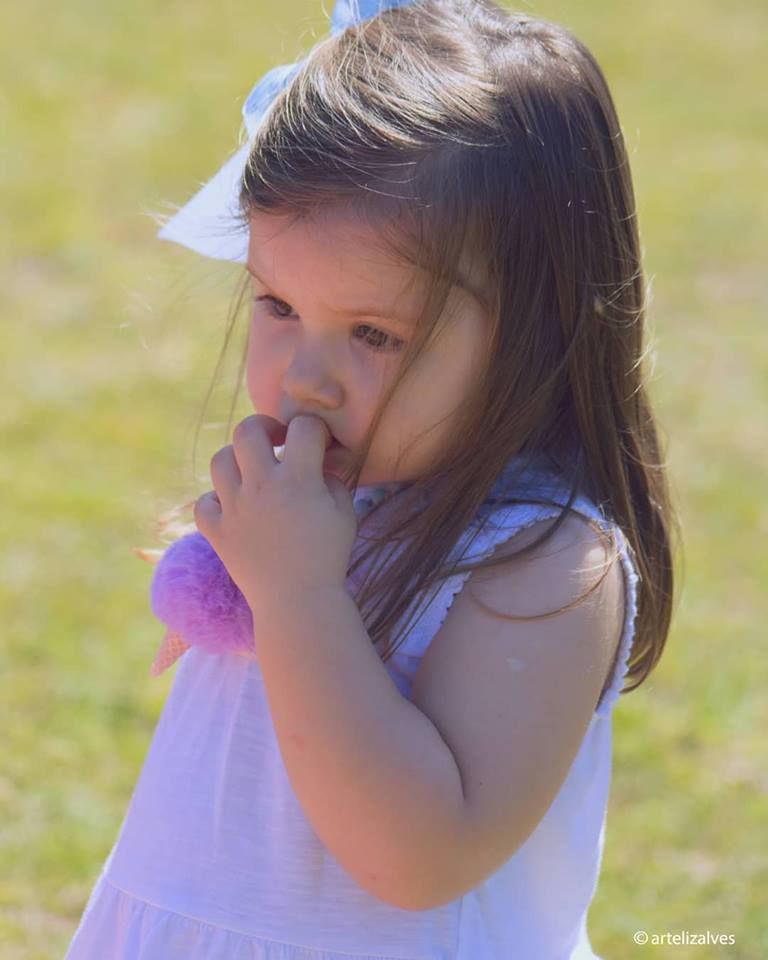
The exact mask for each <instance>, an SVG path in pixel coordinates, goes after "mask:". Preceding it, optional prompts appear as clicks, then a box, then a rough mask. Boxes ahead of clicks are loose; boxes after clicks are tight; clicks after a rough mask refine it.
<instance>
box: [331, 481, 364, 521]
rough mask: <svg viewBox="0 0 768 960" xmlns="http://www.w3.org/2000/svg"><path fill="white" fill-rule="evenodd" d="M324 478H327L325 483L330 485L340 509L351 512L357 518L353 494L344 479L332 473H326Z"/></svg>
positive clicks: (332, 494)
mask: <svg viewBox="0 0 768 960" xmlns="http://www.w3.org/2000/svg"><path fill="white" fill-rule="evenodd" d="M324 480H325V485H326V486H327V487H328V490H329V492H330V494H331V496H332V497H333V500H334V503H335V504H336V506H337V507H338V508H339V509H340V510H342V511H344V512H346V513H350V514H352V515H353V516H354V517H355V518H357V514H356V513H355V507H354V503H353V500H352V494H351V493H350V492H349V490H348V489H347V485H346V484H345V483H344V481H343V480H340V479H339V478H338V477H337V476H335V475H334V474H332V473H326V474H325V477H324Z"/></svg>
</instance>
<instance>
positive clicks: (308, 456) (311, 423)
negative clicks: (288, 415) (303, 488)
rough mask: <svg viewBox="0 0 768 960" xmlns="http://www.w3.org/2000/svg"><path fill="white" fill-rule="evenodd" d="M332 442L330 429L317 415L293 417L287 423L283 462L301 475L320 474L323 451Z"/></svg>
mask: <svg viewBox="0 0 768 960" xmlns="http://www.w3.org/2000/svg"><path fill="white" fill-rule="evenodd" d="M332 443H333V436H332V434H331V431H330V430H329V429H328V427H326V425H325V423H324V422H323V421H322V420H321V419H320V418H319V417H309V416H300V417H294V418H293V420H291V422H290V423H289V424H288V432H287V434H286V438H285V452H284V454H283V463H284V464H285V466H287V467H288V469H289V470H291V471H296V473H298V474H299V475H301V476H305V475H307V474H308V473H314V474H317V475H318V476H322V473H323V460H324V459H325V451H326V450H327V448H328V447H329V446H330V445H331V444H332Z"/></svg>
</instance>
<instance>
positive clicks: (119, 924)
mask: <svg viewBox="0 0 768 960" xmlns="http://www.w3.org/2000/svg"><path fill="white" fill-rule="evenodd" d="M332 27H333V29H332V32H331V35H330V36H329V37H328V38H326V39H324V40H323V41H322V42H319V43H318V44H317V45H316V46H315V47H314V48H313V49H312V51H311V53H310V55H309V56H308V57H307V58H306V59H305V60H303V61H300V62H299V63H297V64H294V65H291V66H290V67H282V68H278V69H277V70H273V71H271V72H270V73H268V74H267V75H266V76H265V77H264V79H263V80H262V81H261V83H260V84H259V85H258V86H257V87H256V88H255V89H254V91H253V92H252V94H251V95H250V97H249V98H248V101H247V102H246V104H245V108H244V114H245V120H246V124H247V127H248V133H249V137H248V142H247V143H246V144H244V145H243V146H242V147H241V149H240V150H239V151H238V152H237V153H236V154H235V155H234V156H233V157H232V158H231V159H230V161H229V162H228V163H227V164H225V166H224V167H223V168H222V170H221V171H219V173H218V174H217V175H216V177H214V179H213V180H212V181H211V182H210V183H209V184H208V185H206V186H205V187H204V188H203V190H202V191H201V192H200V193H199V194H198V195H197V196H196V197H195V198H194V199H193V200H192V201H191V202H190V203H189V204H188V205H187V207H185V208H183V209H182V210H181V211H180V212H179V213H178V214H177V215H176V216H175V217H174V218H173V219H172V220H171V221H170V222H169V223H168V224H167V225H166V226H165V227H164V229H163V230H162V231H161V234H160V236H162V237H164V238H166V239H171V240H174V241H177V242H179V243H182V244H185V245H186V246H188V247H191V248H192V249H195V250H197V251H199V252H200V253H203V254H204V255H206V256H212V257H218V258H223V259H231V260H235V261H239V262H241V263H243V264H244V267H245V269H244V281H245V283H246V284H248V285H250V286H251V287H252V291H253V299H254V304H253V310H252V316H251V320H250V328H249V341H248V350H247V357H246V358H245V359H246V369H247V386H248V391H249V395H250V399H251V401H252V403H253V406H254V409H255V411H256V413H255V414H254V415H252V416H249V417H247V418H246V419H245V420H243V421H242V422H241V423H239V424H238V425H237V427H236V429H235V431H234V434H233V437H232V444H230V445H228V446H226V447H224V448H223V449H221V450H220V451H219V452H218V453H217V454H216V455H215V456H214V457H213V459H212V460H211V478H212V482H213V490H211V491H209V492H208V493H205V494H204V495H203V496H201V497H200V498H199V499H198V500H197V501H196V503H195V510H194V518H195V526H196V528H197V533H196V534H195V536H197V537H198V541H197V542H198V545H199V544H200V543H203V544H204V545H205V546H206V548H208V549H209V550H211V551H212V554H211V556H212V559H213V560H215V561H216V562H217V563H219V564H220V567H221V569H224V570H225V571H226V575H227V578H228V579H227V582H228V583H230V582H231V583H232V584H234V585H235V587H236V597H235V601H233V602H235V605H236V604H237V603H240V607H239V608H238V609H240V610H241V612H242V610H243V609H244V610H246V611H247V614H248V621H247V622H248V624H249V630H250V638H249V640H248V642H247V643H246V644H245V645H243V646H241V647H240V648H237V649H234V648H233V649H228V650H226V651H224V652H216V650H215V649H214V650H212V649H211V648H207V649H206V648H205V647H204V646H200V645H196V644H195V643H193V642H191V640H190V636H188V635H187V636H184V635H181V634H180V635H178V636H176V639H177V640H178V641H179V643H180V645H179V646H177V647H175V648H174V649H173V650H171V653H170V657H169V659H170V660H172V659H173V658H174V657H176V656H177V655H178V654H179V653H180V652H182V651H186V652H184V655H183V657H182V659H181V661H180V663H179V666H178V668H177V673H176V676H175V681H174V684H173V687H172V689H171V692H170V695H169V697H168V700H167V702H166V704H165V708H164V710H163V713H162V716H161V718H160V722H159V724H158V727H157V730H156V733H155V735H154V738H153V740H152V744H151V747H150V749H149V753H148V756H147V758H146V762H145V765H144V768H143V770H142V773H141V777H140V779H139V782H138V784H137V786H136V789H135V792H134V794H133V797H132V800H131V803H130V807H129V809H128V812H127V814H126V817H125V819H124V821H123V824H122V828H121V830H120V833H119V837H118V839H117V842H116V843H115V845H114V847H113V849H112V851H111V854H110V856H109V858H108V859H107V861H106V864H105V865H104V868H103V870H102V873H101V876H100V877H99V879H98V882H97V883H96V886H95V888H94V890H93V892H92V894H91V898H90V900H89V903H88V905H87V907H86V910H85V912H84V914H83V917H82V919H81V922H80V925H79V928H78V930H77V932H76V934H75V936H74V939H73V941H72V943H71V945H70V948H69V952H68V953H67V958H68V960H102V958H104V960H106V958H115V960H116V958H125V960H127V958H132V960H134V958H135V960H139V958H141V960H169V958H174V957H179V958H182V957H183V958H185V960H245V958H250V960H254V958H260V960H353V958H357V960H363V958H366V960H371V958H377V960H395V958H397V960H417V958H418V960H427V958H429V960H448V958H451V960H508V958H520V960H566V958H571V960H573V958H579V960H586V958H593V957H595V956H596V955H595V954H594V953H593V952H592V949H591V946H590V942H589V937H588V933H587V925H586V919H587V912H588V908H589V905H590V901H591V900H592V897H593V895H594V893H595V890H596V886H597V881H598V875H599V869H600V861H601V854H602V850H603V844H604V840H605V823H606V810H607V803H608V795H609V782H610V770H611V716H612V710H613V707H614V706H615V704H616V703H617V701H618V698H619V694H620V692H622V690H623V689H624V688H626V691H627V692H628V691H629V690H632V689H634V688H636V687H637V686H639V685H640V684H641V683H642V682H643V680H645V678H646V677H647V676H648V675H649V673H650V671H651V670H652V669H653V667H654V665H655V664H656V663H657V661H658V659H659V657H660V655H661V652H662V650H663V647H664V644H665V640H666V637H667V633H668V629H669V624H670V617H671V610H672V601H673V562H672V558H673V550H672V534H673V533H675V532H676V519H675V514H674V511H673V508H672V506H671V503H670V497H669V491H668V486H667V479H666V476H665V472H664V464H663V462H662V458H661V455H660V449H659V441H658V437H657V430H656V426H655V423H654V418H653V414H652V411H651V408H650V405H649V400H648V394H647V390H646V385H645V381H644V373H643V369H642V362H643V360H644V358H645V354H646V352H647V351H646V348H645V346H644V309H645V285H644V279H643V273H642V267H641V258H640V250H639V239H638V227H637V220H636V216H635V206H634V198H633V189H632V182H631V177H630V171H629V165H628V159H627V154H626V151H625V146H624V143H623V139H622V135H621V130H620V127H619V122H618V119H617V117H616V112H615V108H614V104H613V101H612V99H611V96H610V94H609V92H608V89H607V87H606V83H605V79H604V77H603V75H602V73H601V71H600V68H599V67H598V65H597V64H596V63H595V60H594V59H593V57H592V56H591V55H590V53H589V52H588V51H587V50H586V48H585V47H584V46H583V45H582V44H581V43H580V42H579V41H578V40H576V39H575V38H574V37H573V36H572V35H571V34H570V33H569V32H568V31H567V30H565V29H563V28H562V27H559V26H556V25H554V24H552V23H548V22H546V21H543V20H540V19H537V18H534V17H531V16H528V15H517V14H510V13H508V12H507V11H505V10H504V9H503V8H501V7H500V6H498V5H496V4H495V3H494V2H493V0H416V2H413V3H400V4H398V3H396V2H392V0H390V2H381V3H380V5H379V3H377V2H376V0H371V2H370V3H368V4H366V5H363V4H362V3H361V4H360V5H359V6H358V5H357V4H352V5H350V3H349V2H346V0H345V2H341V0H340V2H339V3H338V4H337V7H336V10H335V12H334V14H333V21H332ZM280 448H282V450H281V449H280ZM174 546H176V544H174ZM166 553H168V552H166ZM168 555H170V554H168ZM163 559H164V560H165V557H164V558H163ZM161 563H162V561H161ZM158 570H159V568H158ZM217 589H218V588H217ZM193 593H194V591H191V592H190V593H189V595H188V596H186V601H187V602H188V603H189V604H192V603H193V602H200V601H201V598H202V600H203V601H205V600H206V599H208V600H210V599H211V596H216V597H218V594H211V596H209V595H208V594H207V593H206V590H205V589H203V590H198V592H197V595H195V596H193V595H192V594H193ZM214 606H215V605H214ZM216 617H218V618H219V619H218V620H217V619H216ZM213 622H214V628H216V625H217V624H218V627H219V629H220V631H221V633H222V634H223V633H224V632H225V631H226V630H228V629H230V627H231V620H230V619H228V614H227V615H225V611H224V609H223V608H218V607H217V608H216V609H215V611H214V621H213ZM215 632H216V629H214V634H215ZM182 633H183V632H182ZM170 639H171V640H172V639H173V635H172V634H171V636H170ZM169 649H170V648H169ZM166 652H168V651H167V650H166ZM167 662H168V660H165V661H163V663H162V664H161V668H162V666H164V665H165V664H166V663H167Z"/></svg>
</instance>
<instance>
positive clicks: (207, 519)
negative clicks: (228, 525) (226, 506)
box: [192, 490, 221, 533]
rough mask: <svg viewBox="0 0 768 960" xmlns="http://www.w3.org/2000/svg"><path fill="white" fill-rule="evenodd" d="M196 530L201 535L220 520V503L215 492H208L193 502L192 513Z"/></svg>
mask: <svg viewBox="0 0 768 960" xmlns="http://www.w3.org/2000/svg"><path fill="white" fill-rule="evenodd" d="M192 515H193V516H194V518H195V524H196V526H197V529H198V530H199V531H200V532H201V533H203V532H204V530H205V529H206V528H210V527H212V526H213V525H214V524H216V523H218V521H219V520H220V519H221V501H220V500H219V498H218V496H217V494H216V491H215V490H208V491H207V493H204V494H203V495H202V496H200V497H198V498H197V500H196V501H195V506H194V509H193V511H192Z"/></svg>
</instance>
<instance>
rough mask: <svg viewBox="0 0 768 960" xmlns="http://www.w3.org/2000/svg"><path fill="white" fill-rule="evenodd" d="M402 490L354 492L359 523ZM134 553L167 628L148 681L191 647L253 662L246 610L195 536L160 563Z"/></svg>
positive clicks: (177, 543)
mask: <svg viewBox="0 0 768 960" xmlns="http://www.w3.org/2000/svg"><path fill="white" fill-rule="evenodd" d="M404 486H405V484H401V483H395V484H387V485H382V486H373V487H361V488H359V489H358V490H357V492H356V493H355V497H354V505H355V511H356V513H357V515H358V517H359V518H362V517H363V516H364V515H365V514H366V513H368V511H369V510H370V509H371V508H372V507H373V506H374V505H375V504H377V503H378V502H379V501H381V500H382V499H383V498H384V497H385V496H386V495H387V493H391V492H395V491H397V490H400V489H402V487H404ZM192 502H194V501H192ZM134 552H135V553H136V554H137V555H138V556H139V557H141V559H143V560H146V561H147V562H148V563H156V564H157V566H156V568H155V572H154V575H153V577H152V584H151V587H150V595H151V606H152V612H153V613H154V615H155V616H156V617H157V618H158V620H161V621H162V622H163V623H164V624H165V626H166V628H167V629H166V631H165V637H164V639H163V643H162V645H161V647H160V650H159V651H158V653H157V656H156V657H155V659H154V662H153V663H152V666H151V668H150V674H151V675H152V676H153V677H157V676H159V675H160V674H161V673H163V671H164V670H167V669H168V667H170V666H172V665H173V664H174V663H175V662H176V661H177V660H178V659H179V657H180V656H181V655H182V654H183V653H184V652H185V651H187V650H189V648H190V647H193V646H196V647H202V648H203V650H205V651H207V652H208V653H237V652H245V653H250V654H253V655H254V656H255V644H254V641H253V617H252V615H251V608H250V607H249V606H248V602H247V601H246V599H245V597H244V596H243V594H242V592H241V591H240V588H239V587H238V586H237V584H236V583H235V582H234V580H233V579H232V578H231V577H230V575H229V572H228V571H227V568H226V567H225V566H224V564H223V563H222V562H221V560H220V559H219V555H218V554H217V553H216V551H215V550H214V549H213V547H212V546H211V545H210V543H209V542H208V541H207V540H206V539H205V537H204V536H203V535H202V534H201V533H200V532H199V531H194V532H192V533H188V534H186V535H185V536H182V537H180V538H179V539H178V540H176V541H174V542H173V543H172V544H171V545H170V546H169V547H168V548H167V549H166V550H165V552H163V553H162V554H161V555H160V558H159V560H158V559H157V557H158V554H159V553H160V552H159V551H154V550H143V549H139V548H134Z"/></svg>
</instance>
